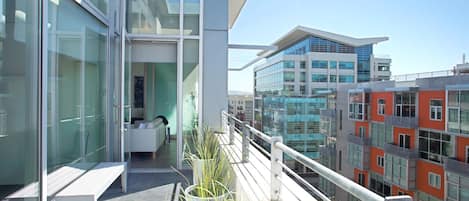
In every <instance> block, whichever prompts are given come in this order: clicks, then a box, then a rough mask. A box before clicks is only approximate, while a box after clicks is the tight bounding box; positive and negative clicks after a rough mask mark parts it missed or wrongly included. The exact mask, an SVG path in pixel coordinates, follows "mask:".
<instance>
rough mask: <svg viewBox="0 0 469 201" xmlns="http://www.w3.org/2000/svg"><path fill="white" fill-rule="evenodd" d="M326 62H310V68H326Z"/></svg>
mask: <svg viewBox="0 0 469 201" xmlns="http://www.w3.org/2000/svg"><path fill="white" fill-rule="evenodd" d="M327 63H328V62H327V61H321V60H313V61H311V68H327Z"/></svg>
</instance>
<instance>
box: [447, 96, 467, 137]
mask: <svg viewBox="0 0 469 201" xmlns="http://www.w3.org/2000/svg"><path fill="white" fill-rule="evenodd" d="M447 94H448V98H447V104H446V105H447V112H446V114H447V117H448V123H447V130H448V131H449V132H454V133H462V134H469V107H467V106H466V105H468V104H469V90H448V91H447Z"/></svg>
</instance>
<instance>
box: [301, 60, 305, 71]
mask: <svg viewBox="0 0 469 201" xmlns="http://www.w3.org/2000/svg"><path fill="white" fill-rule="evenodd" d="M300 68H301V69H305V68H306V62H305V61H300Z"/></svg>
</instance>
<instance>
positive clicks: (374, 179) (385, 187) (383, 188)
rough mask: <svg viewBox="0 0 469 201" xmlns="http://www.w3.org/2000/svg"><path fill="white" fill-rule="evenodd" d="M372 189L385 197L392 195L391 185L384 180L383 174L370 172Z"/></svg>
mask: <svg viewBox="0 0 469 201" xmlns="http://www.w3.org/2000/svg"><path fill="white" fill-rule="evenodd" d="M370 190H372V191H373V192H375V193H378V194H379V195H381V196H383V197H385V196H390V195H391V185H390V184H388V183H387V182H385V181H384V179H383V176H381V175H379V174H376V173H374V172H370Z"/></svg>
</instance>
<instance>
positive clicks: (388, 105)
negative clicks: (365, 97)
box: [370, 92, 393, 122]
mask: <svg viewBox="0 0 469 201" xmlns="http://www.w3.org/2000/svg"><path fill="white" fill-rule="evenodd" d="M370 97H371V100H370V104H371V111H370V112H371V114H370V116H371V120H372V121H379V122H384V116H385V115H392V111H393V93H392V92H372V93H371V96H370ZM379 99H384V102H385V106H384V115H379V114H378V100H379Z"/></svg>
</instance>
